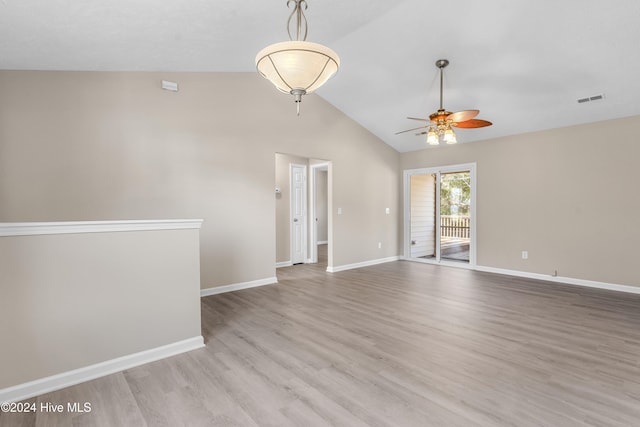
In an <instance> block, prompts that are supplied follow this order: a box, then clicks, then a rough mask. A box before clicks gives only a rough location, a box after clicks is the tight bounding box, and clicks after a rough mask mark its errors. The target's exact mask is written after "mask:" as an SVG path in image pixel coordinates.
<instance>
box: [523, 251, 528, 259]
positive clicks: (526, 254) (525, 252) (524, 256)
mask: <svg viewBox="0 0 640 427" xmlns="http://www.w3.org/2000/svg"><path fill="white" fill-rule="evenodd" d="M522 259H529V252H528V251H522Z"/></svg>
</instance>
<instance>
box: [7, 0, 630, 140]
mask: <svg viewBox="0 0 640 427" xmlns="http://www.w3.org/2000/svg"><path fill="white" fill-rule="evenodd" d="M307 1H308V3H309V9H308V10H307V18H308V20H309V31H310V32H309V37H308V40H309V41H313V42H317V43H322V44H325V45H327V46H329V47H331V48H332V49H333V50H335V51H336V52H337V53H338V54H339V55H340V58H341V61H342V66H341V68H340V71H339V72H338V74H337V75H336V76H335V77H334V78H333V79H332V80H330V81H329V82H328V83H327V84H326V85H325V86H324V87H323V88H321V89H320V90H318V94H319V95H320V96H322V97H323V98H325V99H326V100H328V101H329V102H331V103H332V104H333V105H335V106H336V107H337V108H339V109H340V110H342V111H343V112H344V113H345V114H347V115H348V116H350V117H351V118H352V119H354V120H356V121H357V122H358V123H360V124H361V125H362V126H364V127H365V128H367V129H369V130H370V131H371V132H372V133H374V134H375V135H377V136H378V137H379V138H381V139H382V140H383V141H385V142H386V143H387V144H389V145H391V146H392V147H394V148H396V149H397V150H398V151H403V152H404V151H412V150H418V149H422V148H425V147H426V145H425V142H424V138H422V137H417V136H414V134H413V133H412V132H409V133H407V134H403V135H394V133H395V132H397V131H400V130H404V129H408V128H413V127H416V126H419V124H416V122H413V121H410V120H407V119H406V116H414V117H415V116H418V117H427V116H428V115H429V114H430V113H432V112H434V111H435V110H436V109H437V108H438V104H439V99H438V97H439V95H438V89H439V80H438V69H437V68H436V67H435V65H434V63H435V61H436V60H437V59H439V58H447V59H449V60H450V61H451V65H449V67H448V68H446V70H445V84H444V107H445V108H446V109H448V110H450V111H459V110H464V109H479V110H480V111H481V112H480V115H479V116H478V118H480V119H486V120H490V121H492V122H493V123H494V125H493V126H491V127H488V128H482V129H461V130H459V131H457V133H458V140H459V141H460V142H462V143H466V142H472V141H478V140H483V139H487V138H494V137H498V136H506V135H513V134H518V133H524V132H530V131H535V130H541V129H549V128H556V127H562V126H568V125H574V124H580V123H587V122H593V121H599V120H606V119H611V118H617V117H626V116H632V115H638V114H640V101H639V100H638V98H639V95H640V78H638V75H640V47H639V46H638V43H639V42H640V2H639V1H638V0H615V1H610V2H603V1H601V0H554V1H552V0H537V1H526V2H525V1H517V0H484V1H477V0H455V1H454V0H452V1H450V2H442V1H439V2H435V1H426V0H402V1H389V0H368V1H366V0H349V1H344V0H307ZM288 14H289V10H288V9H287V7H286V0H253V1H251V0H245V1H238V0H207V1H205V0H172V1H168V0H110V1H105V0H81V1H79V0H0V69H14V70H15V69H35V70H145V71H231V72H238V71H247V72H252V71H255V65H254V59H255V54H256V53H257V52H258V51H259V50H260V49H261V48H263V47H265V46H266V45H268V44H271V43H275V42H279V41H284V40H286V39H287V38H288V36H287V32H286V27H285V24H286V20H287V18H288ZM265 84H269V83H268V82H266V81H265ZM600 93H604V94H605V100H604V101H600V102H589V103H586V104H578V103H577V99H578V98H582V97H585V96H590V95H595V94H600ZM0 96H1V95H0ZM273 96H274V97H275V96H286V95H283V94H281V93H279V92H277V91H276V90H275V89H274V93H273ZM310 96H315V95H310ZM294 111H295V108H294V107H293V101H292V117H291V119H292V120H295V112H294ZM302 114H304V101H303V105H302Z"/></svg>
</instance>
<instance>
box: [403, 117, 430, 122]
mask: <svg viewBox="0 0 640 427" xmlns="http://www.w3.org/2000/svg"><path fill="white" fill-rule="evenodd" d="M407 119H409V120H420V121H422V122H430V121H431V119H421V118H419V117H407Z"/></svg>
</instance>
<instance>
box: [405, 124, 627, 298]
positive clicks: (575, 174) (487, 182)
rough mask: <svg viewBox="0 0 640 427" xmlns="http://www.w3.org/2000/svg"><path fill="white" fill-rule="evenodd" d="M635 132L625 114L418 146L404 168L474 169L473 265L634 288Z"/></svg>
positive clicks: (409, 156)
mask: <svg viewBox="0 0 640 427" xmlns="http://www.w3.org/2000/svg"><path fill="white" fill-rule="evenodd" d="M638 129H640V117H632V118H626V119H620V120H613V121H607V122H601V123H594V124H588V125H582V126H574V127H568V128H562V129H555V130H549V131H544V132H536V133H530V134H525V135H518V136H513V137H505V138H499V139H494V140H489V141H485V142H478V143H472V144H459V145H457V146H453V147H438V148H435V149H426V150H422V151H418V152H412V153H404V154H402V155H401V162H402V169H403V170H404V169H415V168H420V167H429V166H442V165H449V164H459V163H472V162H476V163H477V222H478V224H477V244H478V246H477V262H478V265H480V266H488V267H494V268H502V269H509V270H517V271H524V272H532V273H540V274H549V275H551V274H553V273H554V270H557V271H558V275H560V276H564V277H571V278H577V279H586V280H593V281H600V282H607V283H614V284H623V285H631V286H640V280H639V279H640V275H639V274H638V270H637V268H636V267H635V263H636V262H637V260H636V258H637V254H638V242H639V241H640V223H639V222H638V221H637V216H638V212H640V196H638V194H639V193H638V182H639V181H638V176H637V175H638V173H637V162H638V160H639V159H640V141H639V139H640V137H639V136H638V135H639V132H638ZM460 139H463V136H462V134H461V136H460ZM523 250H527V251H529V259H528V260H523V259H521V252H522V251H523Z"/></svg>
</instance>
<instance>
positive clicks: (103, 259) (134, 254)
mask: <svg viewBox="0 0 640 427" xmlns="http://www.w3.org/2000/svg"><path fill="white" fill-rule="evenodd" d="M198 236H199V230H197V229H187V230H160V231H129V232H111V233H82V234H58V235H37V236H10V237H0V272H2V273H1V274H0V325H3V331H2V344H1V345H2V351H0V366H1V367H2V369H0V389H4V388H7V387H10V386H16V385H18V384H23V383H26V382H29V381H33V380H37V379H41V378H44V377H48V376H51V375H55V374H60V373H64V372H67V371H71V370H75V369H80V368H84V367H87V366H89V365H93V364H97V363H100V362H105V361H109V360H111V359H115V358H118V357H122V356H128V355H131V354H133V353H138V352H141V351H145V350H150V349H154V348H157V347H161V346H166V345H170V344H174V343H177V342H179V341H183V340H188V339H192V338H196V337H198V338H199V337H200V335H201V333H200V268H199V237H198ZM0 394H1V393H0Z"/></svg>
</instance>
